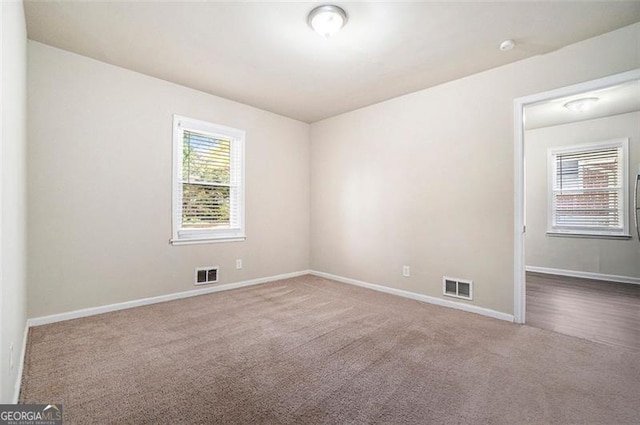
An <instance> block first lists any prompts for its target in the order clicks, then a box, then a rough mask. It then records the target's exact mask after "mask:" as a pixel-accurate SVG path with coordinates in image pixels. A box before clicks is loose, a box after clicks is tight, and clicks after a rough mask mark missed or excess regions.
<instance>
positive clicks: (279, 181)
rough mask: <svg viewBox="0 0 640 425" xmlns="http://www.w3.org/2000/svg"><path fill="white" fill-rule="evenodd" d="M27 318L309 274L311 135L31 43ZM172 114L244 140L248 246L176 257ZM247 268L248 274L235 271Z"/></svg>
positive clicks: (179, 252)
mask: <svg viewBox="0 0 640 425" xmlns="http://www.w3.org/2000/svg"><path fill="white" fill-rule="evenodd" d="M28 53H29V56H28V57H29V73H28V83H29V103H28V108H29V109H28V112H29V143H30V145H29V157H28V159H29V167H28V173H29V186H28V196H29V215H28V224H29V243H28V252H29V261H30V267H29V287H28V298H29V308H28V314H29V317H39V316H43V315H48V314H53V313H60V312H67V311H72V310H76V309H82V308H87V307H94V306H99V305H105V304H111V303H117V302H123V301H128V300H135V299H139V298H145V297H151V296H157V295H162V294H168V293H174V292H181V291H185V290H190V289H194V288H195V287H194V286H193V279H194V269H195V268H196V267H198V266H211V265H219V266H220V267H221V270H220V280H221V282H222V283H230V282H237V281H243V280H247V279H252V278H259V277H267V276H273V275H277V274H282V273H288V272H295V271H300V270H306V269H308V267H309V192H308V189H309V126H308V124H305V123H302V122H299V121H295V120H292V119H289V118H284V117H282V116H279V115H275V114H272V113H269V112H265V111H262V110H259V109H256V108H252V107H249V106H246V105H242V104H239V103H236V102H232V101H229V100H225V99H221V98H218V97H215V96H211V95H208V94H205V93H202V92H198V91H195V90H191V89H188V88H185V87H182V86H179V85H176V84H172V83H168V82H165V81H162V80H158V79H155V78H151V77H148V76H145V75H142V74H138V73H135V72H132V71H129V70H125V69H123V68H118V67H115V66H112V65H108V64H105V63H102V62H98V61H95V60H92V59H89V58H86V57H83V56H79V55H76V54H73V53H69V52H66V51H63V50H59V49H55V48H52V47H49V46H46V45H44V44H40V43H37V42H31V41H30V42H29V47H28ZM172 114H180V115H184V116H188V117H192V118H196V119H201V120H206V121H210V122H214V123H216V124H222V125H225V126H230V127H234V128H239V129H243V130H246V134H247V136H246V233H247V240H246V241H244V242H232V243H218V244H203V245H187V246H171V245H169V239H170V237H171V187H172V184H171V176H172V168H171V153H172ZM237 258H242V259H243V261H244V268H243V269H242V270H236V269H235V259H237Z"/></svg>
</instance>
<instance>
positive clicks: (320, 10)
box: [307, 5, 347, 38]
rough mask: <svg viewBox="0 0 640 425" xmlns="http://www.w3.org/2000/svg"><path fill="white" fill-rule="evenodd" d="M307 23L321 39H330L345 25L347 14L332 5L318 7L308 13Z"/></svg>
mask: <svg viewBox="0 0 640 425" xmlns="http://www.w3.org/2000/svg"><path fill="white" fill-rule="evenodd" d="M307 23H308V24H309V26H310V27H311V28H313V30H314V31H315V32H317V33H318V34H320V35H322V36H323V37H327V38H328V37H331V36H332V35H333V34H335V33H337V32H338V31H340V28H342V27H343V26H345V24H346V23H347V13H346V12H345V11H344V9H342V8H341V7H338V6H334V5H324V6H318V7H316V8H315V9H313V10H312V11H311V12H309V17H308V18H307Z"/></svg>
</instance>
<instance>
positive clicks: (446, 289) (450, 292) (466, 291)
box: [442, 276, 473, 300]
mask: <svg viewBox="0 0 640 425" xmlns="http://www.w3.org/2000/svg"><path fill="white" fill-rule="evenodd" d="M442 293H443V294H444V295H446V296H448V297H456V298H462V299H465V300H472V299H473V281H471V280H464V279H458V278H452V277H447V276H444V277H443V278H442Z"/></svg>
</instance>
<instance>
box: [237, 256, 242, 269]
mask: <svg viewBox="0 0 640 425" xmlns="http://www.w3.org/2000/svg"><path fill="white" fill-rule="evenodd" d="M241 268H242V259H241V258H238V259H237V260H236V269H238V270H240V269H241Z"/></svg>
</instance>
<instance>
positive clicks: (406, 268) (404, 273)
mask: <svg viewBox="0 0 640 425" xmlns="http://www.w3.org/2000/svg"><path fill="white" fill-rule="evenodd" d="M402 276H404V277H409V276H411V267H409V266H402Z"/></svg>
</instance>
